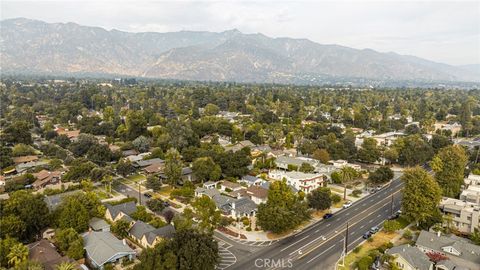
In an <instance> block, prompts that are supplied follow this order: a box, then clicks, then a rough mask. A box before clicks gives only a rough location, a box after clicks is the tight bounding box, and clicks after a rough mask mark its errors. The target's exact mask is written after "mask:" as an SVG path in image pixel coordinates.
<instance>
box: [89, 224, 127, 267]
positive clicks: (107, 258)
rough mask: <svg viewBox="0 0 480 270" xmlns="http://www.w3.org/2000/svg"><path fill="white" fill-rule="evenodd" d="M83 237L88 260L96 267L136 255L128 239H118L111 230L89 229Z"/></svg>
mask: <svg viewBox="0 0 480 270" xmlns="http://www.w3.org/2000/svg"><path fill="white" fill-rule="evenodd" d="M82 237H83V246H84V249H85V251H86V257H87V261H88V263H89V264H91V265H92V266H93V267H95V268H99V269H103V266H104V265H105V264H106V263H114V264H115V263H119V262H121V261H122V260H124V259H126V258H128V259H129V260H132V259H133V258H134V257H135V251H134V250H133V249H131V248H130V247H129V246H128V245H127V243H126V241H125V240H123V241H122V240H118V239H117V238H116V237H115V236H113V234H111V233H110V232H94V231H89V232H86V233H85V234H83V235H82Z"/></svg>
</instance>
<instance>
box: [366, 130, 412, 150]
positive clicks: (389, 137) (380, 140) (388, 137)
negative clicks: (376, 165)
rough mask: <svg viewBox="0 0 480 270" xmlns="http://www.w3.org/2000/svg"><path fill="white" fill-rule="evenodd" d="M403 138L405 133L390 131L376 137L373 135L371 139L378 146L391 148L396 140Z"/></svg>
mask: <svg viewBox="0 0 480 270" xmlns="http://www.w3.org/2000/svg"><path fill="white" fill-rule="evenodd" d="M403 136H405V133H403V132H400V131H392V132H387V133H382V134H378V135H373V136H372V138H374V139H375V140H376V141H377V144H378V145H386V146H391V145H392V144H393V143H394V142H395V141H396V140H397V139H398V138H400V137H403Z"/></svg>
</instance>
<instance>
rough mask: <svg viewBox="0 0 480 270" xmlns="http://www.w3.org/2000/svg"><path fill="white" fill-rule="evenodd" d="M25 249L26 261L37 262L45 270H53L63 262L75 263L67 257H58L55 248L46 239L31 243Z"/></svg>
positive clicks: (58, 254)
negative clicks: (26, 251)
mask: <svg viewBox="0 0 480 270" xmlns="http://www.w3.org/2000/svg"><path fill="white" fill-rule="evenodd" d="M27 247H28V259H29V260H32V261H36V262H39V263H40V264H42V265H43V267H44V269H45V270H54V269H56V267H57V265H59V264H61V263H63V262H75V261H74V260H73V259H71V258H69V257H67V256H62V255H60V253H58V251H57V249H56V248H55V246H54V245H53V244H52V243H51V242H50V241H48V240H47V239H42V240H40V241H37V242H34V243H31V244H29V245H28V246H27Z"/></svg>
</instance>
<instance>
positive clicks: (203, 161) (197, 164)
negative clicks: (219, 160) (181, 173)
mask: <svg viewBox="0 0 480 270" xmlns="http://www.w3.org/2000/svg"><path fill="white" fill-rule="evenodd" d="M192 171H193V174H194V175H195V178H196V179H197V181H201V182H202V183H203V182H205V181H217V180H218V179H220V176H221V175H222V169H221V168H220V165H218V164H215V162H214V161H213V159H212V158H211V157H200V158H197V159H195V161H194V162H193V165H192Z"/></svg>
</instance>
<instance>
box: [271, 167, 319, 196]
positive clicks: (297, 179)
mask: <svg viewBox="0 0 480 270" xmlns="http://www.w3.org/2000/svg"><path fill="white" fill-rule="evenodd" d="M268 177H270V178H272V179H275V180H279V181H281V180H283V179H285V180H286V181H287V184H288V185H290V186H292V187H294V188H295V189H297V190H299V191H303V192H305V193H309V192H311V191H312V190H314V189H317V188H319V187H321V186H324V185H325V183H326V179H327V176H326V175H324V174H319V173H303V172H285V171H279V170H273V171H270V172H269V173H268Z"/></svg>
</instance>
